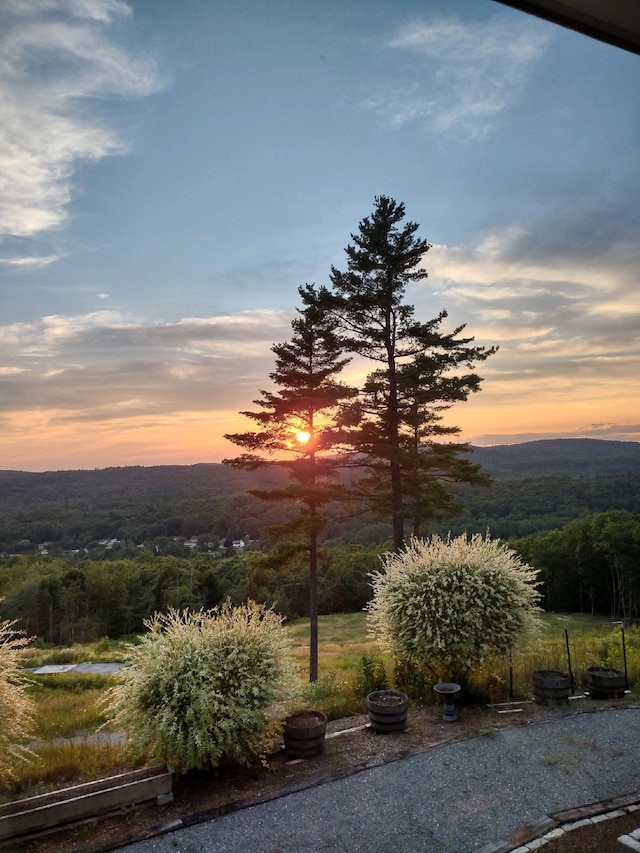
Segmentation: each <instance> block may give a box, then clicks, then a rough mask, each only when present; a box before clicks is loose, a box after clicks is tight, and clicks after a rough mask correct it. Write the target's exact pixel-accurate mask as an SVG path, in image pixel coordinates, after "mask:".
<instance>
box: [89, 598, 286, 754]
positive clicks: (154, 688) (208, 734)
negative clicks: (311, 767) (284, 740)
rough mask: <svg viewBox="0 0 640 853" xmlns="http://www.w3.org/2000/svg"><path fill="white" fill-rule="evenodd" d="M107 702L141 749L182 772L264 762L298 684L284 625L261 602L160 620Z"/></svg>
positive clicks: (133, 652) (150, 624)
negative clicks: (281, 708) (225, 762)
mask: <svg viewBox="0 0 640 853" xmlns="http://www.w3.org/2000/svg"><path fill="white" fill-rule="evenodd" d="M145 625H146V627H147V628H148V629H149V633H148V634H145V635H144V636H143V638H142V642H141V643H140V645H137V646H133V645H131V646H128V648H127V652H128V655H127V656H128V660H129V664H128V665H127V666H125V667H124V669H123V670H122V671H121V673H120V675H119V678H118V684H117V685H115V686H114V687H113V688H111V689H110V690H109V691H108V693H107V696H106V700H105V702H106V710H107V715H108V716H109V717H110V720H111V723H112V724H113V725H116V726H120V727H123V728H125V729H126V730H127V732H128V734H129V736H130V740H131V743H132V745H133V747H134V749H137V750H139V751H146V752H148V753H150V754H152V755H153V756H155V757H157V758H158V759H160V760H163V761H168V762H170V763H171V764H172V765H174V766H175V767H176V768H177V769H180V770H188V769H191V768H209V767H216V766H217V765H218V764H219V763H220V761H221V759H223V758H229V759H234V760H238V759H242V760H249V759H250V758H251V757H253V756H263V755H264V751H265V748H266V746H267V745H268V743H269V739H270V737H271V736H272V734H273V733H274V731H275V726H276V720H277V719H278V716H280V717H281V716H282V714H280V715H279V714H278V709H277V708H276V707H275V706H276V703H277V702H278V701H281V700H283V699H284V698H285V697H286V690H287V688H288V686H289V684H290V681H291V677H292V675H293V665H292V664H291V663H290V661H291V658H290V655H289V651H290V649H289V639H288V634H287V633H286V632H285V630H284V628H283V627H282V618H281V617H280V616H278V615H276V614H275V613H274V612H273V611H271V610H268V609H266V608H265V607H263V606H262V605H258V604H256V603H255V602H249V603H248V604H246V605H242V606H240V607H232V606H231V605H230V604H229V603H227V604H225V605H223V606H221V607H218V608H215V609H214V610H210V611H202V610H201V611H198V612H193V613H191V612H189V611H186V610H185V611H183V612H178V611H176V610H170V611H169V612H168V613H167V614H155V616H154V617H153V618H152V619H150V620H147V621H146V622H145Z"/></svg>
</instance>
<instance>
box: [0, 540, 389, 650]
mask: <svg viewBox="0 0 640 853" xmlns="http://www.w3.org/2000/svg"><path fill="white" fill-rule="evenodd" d="M229 551H230V552H233V549H229ZM378 567H379V558H378V555H377V554H376V553H375V552H374V551H372V550H368V549H365V548H360V547H355V546H352V547H345V548H341V549H326V550H323V551H322V552H321V554H320V567H319V568H320V579H319V587H318V596H319V611H320V613H339V612H353V611H356V610H361V609H362V608H363V607H364V605H365V604H366V602H367V601H368V599H369V597H370V594H371V590H370V587H369V577H368V575H369V573H370V572H371V571H374V570H375V569H377V568H378ZM1 597H4V600H3V601H1V602H0V618H5V619H18V620H19V625H20V627H21V628H22V629H23V630H24V631H26V632H27V634H29V635H30V636H36V637H40V638H41V639H43V640H45V641H47V642H51V643H55V644H62V645H65V644H69V643H74V642H92V641H94V640H97V639H100V638H101V637H103V636H109V637H112V638H115V637H121V636H125V635H128V634H135V633H140V632H142V631H143V630H144V624H143V623H144V620H145V619H147V618H148V617H149V616H151V615H152V614H153V613H154V612H155V611H166V610H167V609H168V608H169V607H174V608H178V609H182V608H186V607H188V608H190V609H199V608H205V609H208V608H211V607H215V606H216V605H217V604H220V603H222V602H223V601H225V600H226V599H230V600H231V601H232V602H233V603H234V604H239V603H241V602H242V601H244V600H246V599H247V598H252V599H253V600H255V601H260V602H264V603H265V604H267V605H269V606H274V607H275V608H276V609H277V610H278V611H279V612H280V613H282V614H283V615H285V616H287V617H289V618H294V617H296V616H306V615H308V607H309V584H308V557H307V555H306V553H305V552H301V551H300V550H299V549H298V548H297V547H295V546H281V547H278V548H276V549H274V550H273V551H272V552H270V553H269V554H264V553H261V552H256V551H244V550H237V551H235V552H233V553H232V554H231V556H222V557H218V558H216V557H213V556H211V555H203V554H200V555H192V556H191V557H190V558H189V559H185V558H182V557H173V556H166V557H158V556H155V555H154V554H153V553H151V552H150V551H148V550H144V551H143V552H141V553H139V554H138V555H137V556H136V557H135V559H124V560H123V559H118V560H109V561H104V560H103V561H95V560H90V559H85V560H83V561H81V562H78V561H73V562H72V561H70V560H67V559H64V558H54V557H42V556H40V555H29V554H25V555H22V556H17V557H5V558H4V559H2V560H1V561H0V598H1Z"/></svg>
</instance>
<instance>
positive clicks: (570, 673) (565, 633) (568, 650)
mask: <svg viewBox="0 0 640 853" xmlns="http://www.w3.org/2000/svg"><path fill="white" fill-rule="evenodd" d="M564 638H565V641H566V644H567V663H568V664H569V678H570V679H571V695H572V696H573V670H572V669H571V651H570V649H569V631H568V629H567V628H565V629H564Z"/></svg>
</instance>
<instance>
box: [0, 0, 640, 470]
mask: <svg viewBox="0 0 640 853" xmlns="http://www.w3.org/2000/svg"><path fill="white" fill-rule="evenodd" d="M0 93H1V95H0V98H1V100H0V103H1V104H2V106H1V108H0V115H1V120H0V469H13V470H24V471H45V470H57V469H74V468H104V467H108V466H113V465H138V464H139V465H155V464H191V463H196V462H216V461H220V460H221V459H222V458H223V457H225V456H229V455H234V454H235V453H236V452H237V448H235V447H234V446H233V445H231V444H229V443H228V442H226V441H225V440H224V439H223V437H222V436H223V433H225V432H233V431H236V430H245V429H247V428H250V424H249V422H248V421H246V420H245V419H242V418H239V417H238V415H237V412H238V411H239V410H243V409H248V408H251V401H252V400H254V399H255V398H256V396H257V394H258V389H260V388H268V387H269V380H268V374H269V372H270V370H272V368H273V355H272V353H271V352H270V347H271V345H272V344H273V343H274V342H282V341H285V340H287V339H288V338H289V336H290V322H291V319H292V317H293V315H294V311H295V308H296V305H297V303H298V294H297V288H298V286H299V285H303V284H305V283H306V282H315V283H316V284H318V285H320V284H324V283H328V274H329V271H330V268H331V265H332V264H333V265H335V266H336V267H338V268H339V269H344V268H345V266H346V262H345V255H344V247H345V246H346V245H347V243H348V242H349V240H350V234H351V233H352V232H354V231H356V230H357V227H358V222H359V221H360V220H361V219H362V218H363V217H364V216H366V215H367V214H369V213H370V212H371V210H372V209H373V204H374V197H375V196H376V195H380V194H384V195H389V196H391V197H393V198H395V199H396V200H398V201H403V202H404V203H405V205H406V209H407V215H408V218H409V219H411V220H413V221H416V222H418V223H420V226H421V228H420V232H419V234H420V236H422V237H424V238H426V239H427V240H428V241H429V242H430V243H432V244H433V248H432V249H431V250H430V251H429V253H428V254H427V255H426V257H425V267H426V269H427V270H428V272H429V278H428V279H427V280H426V281H425V282H423V283H421V284H420V285H419V286H417V287H416V288H415V289H414V290H412V291H411V292H410V293H409V294H408V300H409V301H410V302H412V303H413V304H415V306H416V314H417V317H418V319H421V320H427V319H430V318H431V317H433V316H435V315H437V314H438V312H439V311H440V310H442V309H443V308H446V309H447V310H448V312H449V321H448V323H449V326H445V328H452V327H453V326H454V325H458V324H460V323H466V324H467V331H468V332H469V333H470V334H472V335H473V336H474V337H475V339H476V341H477V342H478V343H480V344H484V345H487V346H490V345H493V344H499V346H500V351H499V353H498V354H497V355H496V356H494V357H492V358H491V359H490V360H489V361H487V362H486V363H485V364H483V365H482V366H481V369H480V373H481V375H482V376H484V383H483V390H482V391H481V392H480V393H479V394H477V395H475V396H474V397H473V398H472V399H471V400H470V401H469V402H467V403H463V404H459V405H458V406H456V407H454V408H453V409H452V410H451V411H450V413H449V414H448V416H447V418H446V421H445V422H446V423H448V424H456V425H458V426H460V427H461V428H462V434H461V438H462V439H464V440H469V441H472V442H474V443H477V444H505V443H514V442H521V441H527V440H530V439H533V438H551V437H575V436H578V437H580V436H583V437H596V438H607V439H622V440H633V441H638V440H640V394H639V393H638V391H639V382H638V377H639V376H640V288H639V286H638V278H639V270H640V239H639V238H640V57H639V56H636V55H633V54H629V53H626V52H625V51H622V50H619V49H616V48H614V47H611V46H608V45H606V44H602V43H600V42H597V41H594V40H592V39H589V38H588V37H586V36H582V35H579V34H577V33H574V32H571V31H568V30H564V29H562V28H559V27H556V26H553V25H551V24H549V23H546V22H544V21H540V20H538V19H536V18H532V17H530V16H527V15H525V14H523V13H520V12H517V11H515V10H513V9H509V8H506V7H504V6H503V5H501V4H499V3H496V2H493V0H353V2H348V3H345V2H344V0H325V2H322V3H318V2H311V0H309V2H307V0H181V2H179V3H178V2H175V0H130V2H127V3H125V2H123V0H3V2H2V4H1V5H0Z"/></svg>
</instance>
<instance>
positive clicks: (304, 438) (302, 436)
mask: <svg viewBox="0 0 640 853" xmlns="http://www.w3.org/2000/svg"><path fill="white" fill-rule="evenodd" d="M310 438H311V433H310V432H306V430H300V432H297V433H296V439H297V441H299V442H300V444H306V443H307V442H308V441H309V439H310Z"/></svg>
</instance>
